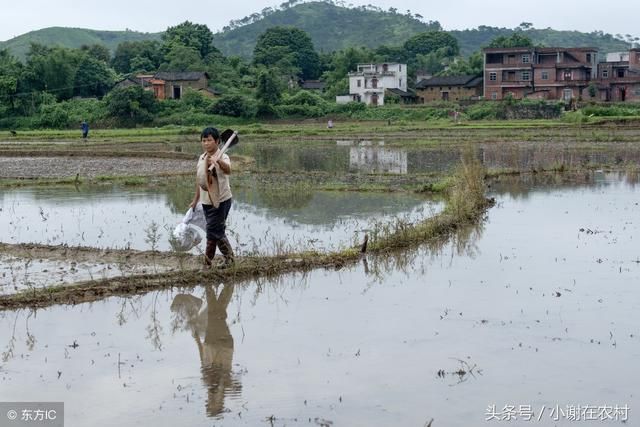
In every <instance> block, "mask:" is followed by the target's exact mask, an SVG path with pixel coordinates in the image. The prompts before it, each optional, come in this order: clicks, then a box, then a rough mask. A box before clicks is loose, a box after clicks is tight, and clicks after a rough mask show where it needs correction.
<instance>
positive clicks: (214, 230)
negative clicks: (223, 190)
mask: <svg viewBox="0 0 640 427" xmlns="http://www.w3.org/2000/svg"><path fill="white" fill-rule="evenodd" d="M202 208H203V209H204V217H205V218H206V220H207V240H221V239H224V238H225V237H227V236H226V235H225V233H224V232H225V230H226V229H227V225H226V224H225V222H226V221H227V216H229V209H231V199H229V200H225V201H224V202H222V203H220V205H219V206H218V208H217V209H216V208H214V207H213V205H205V204H203V205H202Z"/></svg>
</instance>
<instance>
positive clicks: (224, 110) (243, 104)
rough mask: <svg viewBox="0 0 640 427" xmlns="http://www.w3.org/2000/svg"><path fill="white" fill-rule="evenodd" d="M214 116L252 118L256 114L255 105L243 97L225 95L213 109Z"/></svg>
mask: <svg viewBox="0 0 640 427" xmlns="http://www.w3.org/2000/svg"><path fill="white" fill-rule="evenodd" d="M211 112H212V113H213V114H220V115H223V116H231V117H246V118H251V117H254V116H255V114H256V110H255V105H252V103H251V101H250V100H249V99H247V98H246V97H244V96H242V95H223V96H221V97H220V99H219V100H218V102H216V103H215V104H214V106H213V107H212V108H211Z"/></svg>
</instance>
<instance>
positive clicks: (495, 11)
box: [0, 0, 640, 41]
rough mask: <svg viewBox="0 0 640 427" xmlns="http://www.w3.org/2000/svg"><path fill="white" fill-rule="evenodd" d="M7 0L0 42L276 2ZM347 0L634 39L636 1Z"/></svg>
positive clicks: (210, 19)
mask: <svg viewBox="0 0 640 427" xmlns="http://www.w3.org/2000/svg"><path fill="white" fill-rule="evenodd" d="M0 1H1V2H3V3H4V2H7V3H8V4H7V5H5V6H4V7H2V9H1V10H2V12H1V13H0V41H5V40H8V39H11V38H13V37H15V36H18V35H21V34H24V33H27V32H29V31H33V30H38V29H41V28H46V27H54V26H55V27H78V28H91V29H96V30H125V29H127V28H128V29H130V30H135V31H142V32H159V31H164V30H165V29H166V28H167V27H169V26H173V25H177V24H179V23H181V22H183V21H186V20H189V21H191V22H195V23H199V24H206V25H207V26H208V27H209V28H210V29H211V30H212V31H213V32H217V31H218V30H220V29H221V28H222V27H224V26H225V25H226V24H227V23H228V22H229V21H230V20H232V19H239V18H243V17H244V16H247V15H250V14H252V13H254V12H260V11H261V10H262V9H263V8H265V7H273V6H277V5H279V4H280V3H282V2H283V1H284V0H276V1H273V0H239V1H238V0H236V1H231V2H222V1H220V0H181V1H179V2H176V1H168V0H155V1H146V0H137V1H131V0H101V1H96V0H83V1H79V0H0ZM345 2H346V3H347V4H349V3H351V4H353V5H362V4H369V3H370V4H374V5H376V6H379V7H381V8H383V9H385V10H387V9H388V8H389V7H395V8H397V9H398V11H399V12H402V13H404V12H406V11H407V10H411V11H412V12H413V13H418V14H420V15H422V16H423V17H424V19H425V20H433V21H439V22H440V24H441V25H442V26H443V27H444V29H445V30H457V29H461V30H462V29H467V28H475V27H477V26H479V25H487V26H493V27H508V28H514V27H517V26H518V25H519V24H520V23H521V22H530V23H532V24H533V26H534V27H535V28H547V27H551V28H553V29H556V30H578V31H583V32H591V31H597V30H601V31H604V32H605V33H611V34H622V35H625V34H631V35H633V36H640V29H639V28H638V26H637V18H638V17H640V1H637V0H618V1H617V2H616V4H615V7H614V9H611V10H607V8H606V6H607V4H606V2H603V1H602V0H580V1H579V2H578V1H576V0H570V1H557V0H537V1H535V2H526V1H525V2H523V1H516V0H511V1H505V0H484V1H480V0H449V1H436V0H432V1H430V2H428V1H425V0H365V1H359V0H345Z"/></svg>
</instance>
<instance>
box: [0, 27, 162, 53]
mask: <svg viewBox="0 0 640 427" xmlns="http://www.w3.org/2000/svg"><path fill="white" fill-rule="evenodd" d="M160 37H161V33H139V32H136V31H99V30H88V29H84V28H61V27H50V28H43V29H41V30H37V31H31V32H28V33H26V34H22V35H20V36H17V37H14V38H12V39H11V40H8V41H4V42H0V50H2V49H8V50H9V51H10V52H11V53H12V54H13V55H15V56H17V57H18V58H19V59H21V60H24V59H25V58H26V56H27V52H29V48H30V46H31V44H32V43H36V44H41V45H44V46H49V47H54V46H60V47H66V48H71V49H79V48H80V47H82V46H90V45H94V44H99V45H104V46H106V47H107V48H108V49H109V50H110V51H111V52H114V51H115V49H116V47H117V46H118V45H119V44H120V43H124V42H131V41H142V40H160Z"/></svg>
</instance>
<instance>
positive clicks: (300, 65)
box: [253, 27, 320, 80]
mask: <svg viewBox="0 0 640 427" xmlns="http://www.w3.org/2000/svg"><path fill="white" fill-rule="evenodd" d="M253 61H254V63H255V64H256V65H264V66H266V67H272V66H277V67H279V68H281V69H283V68H284V69H287V68H289V69H298V70H299V71H298V73H297V74H298V76H299V77H301V78H303V79H305V80H307V79H315V78H317V77H318V76H319V75H320V58H319V56H318V53H317V52H316V51H315V50H314V48H313V42H312V41H311V37H309V35H308V34H307V33H306V32H304V31H302V30H300V29H298V28H293V27H272V28H269V29H268V30H267V31H265V32H264V33H262V34H261V35H260V37H258V41H257V42H256V46H255V49H254V50H253Z"/></svg>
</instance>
